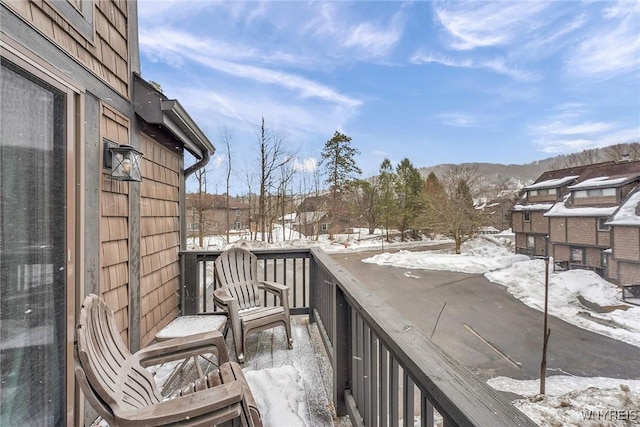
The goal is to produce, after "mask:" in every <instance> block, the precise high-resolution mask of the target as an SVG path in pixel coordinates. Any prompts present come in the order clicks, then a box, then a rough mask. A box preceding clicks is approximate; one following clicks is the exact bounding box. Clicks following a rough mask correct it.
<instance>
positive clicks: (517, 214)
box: [511, 211, 524, 246]
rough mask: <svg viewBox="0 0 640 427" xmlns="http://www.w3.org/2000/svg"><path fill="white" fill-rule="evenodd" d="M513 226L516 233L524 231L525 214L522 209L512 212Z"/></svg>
mask: <svg viewBox="0 0 640 427" xmlns="http://www.w3.org/2000/svg"><path fill="white" fill-rule="evenodd" d="M511 227H512V230H513V232H514V233H524V214H523V213H522V211H514V212H512V213H511ZM516 237H517V235H516ZM516 244H517V240H516ZM518 246H519V245H518Z"/></svg>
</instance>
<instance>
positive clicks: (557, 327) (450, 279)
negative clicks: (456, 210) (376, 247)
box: [332, 246, 640, 379]
mask: <svg viewBox="0 0 640 427" xmlns="http://www.w3.org/2000/svg"><path fill="white" fill-rule="evenodd" d="M441 248H442V247H433V246H431V247H426V248H421V249H415V248H414V249H412V250H434V249H441ZM375 253H379V251H377V252H360V253H340V254H334V255H332V256H333V258H334V259H335V260H336V261H338V262H339V263H340V264H342V265H343V266H344V267H345V268H346V269H347V270H349V272H351V273H352V274H353V275H354V276H355V277H356V278H358V279H359V280H360V281H361V282H362V283H363V284H364V285H365V286H366V287H367V288H368V289H370V290H372V291H375V292H376V293H377V294H378V295H379V296H380V297H381V298H382V299H383V300H384V301H386V302H387V303H388V304H389V305H391V306H392V307H394V308H395V309H396V310H398V311H399V312H400V313H402V314H403V315H404V316H405V317H406V318H407V319H408V320H409V321H411V322H412V323H414V324H415V325H416V326H417V327H419V328H420V329H421V330H422V331H423V332H424V333H425V334H426V335H427V336H430V335H431V334H432V333H433V338H432V339H433V340H434V341H435V342H436V343H437V344H438V345H439V346H440V347H442V348H443V349H444V350H445V351H446V352H447V353H449V354H450V355H452V356H454V357H456V358H457V359H458V360H459V361H460V362H461V363H463V364H464V365H466V366H468V367H469V368H471V369H472V370H474V371H475V372H476V373H477V374H478V375H479V376H480V377H482V378H485V379H487V378H491V377H495V376H507V377H511V378H516V379H536V378H539V377H540V361H541V357H542V337H543V314H542V313H541V312H539V311H537V310H534V309H531V308H529V307H527V306H526V305H524V304H523V303H521V302H520V301H518V300H517V299H515V298H513V297H512V296H511V295H510V294H509V293H508V292H507V291H506V289H505V288H504V287H503V286H501V285H498V284H495V283H491V282H489V281H488V280H487V279H486V278H485V277H484V276H483V275H481V274H466V273H455V272H439V271H426V270H408V269H404V268H397V267H388V266H379V265H376V264H367V263H363V262H361V260H362V259H364V258H367V257H370V256H372V255H374V254H375ZM445 303H446V306H445V308H444V311H443V312H442V315H441V317H440V320H439V321H438V323H437V327H435V326H436V319H437V317H438V313H440V310H441V309H442V307H443V305H444V304H445ZM434 327H435V331H434ZM548 327H549V328H550V329H551V335H550V338H549V349H548V353H547V376H550V375H559V374H570V375H577V376H590V377H595V376H603V377H612V378H621V379H640V349H638V347H635V346H632V345H629V344H625V343H623V342H620V341H617V340H613V339H610V338H607V337H605V336H602V335H599V334H595V333H592V332H588V331H586V330H584V329H581V328H578V327H576V326H573V325H570V324H568V323H566V322H564V321H562V320H559V319H557V318H555V317H551V316H549V323H548Z"/></svg>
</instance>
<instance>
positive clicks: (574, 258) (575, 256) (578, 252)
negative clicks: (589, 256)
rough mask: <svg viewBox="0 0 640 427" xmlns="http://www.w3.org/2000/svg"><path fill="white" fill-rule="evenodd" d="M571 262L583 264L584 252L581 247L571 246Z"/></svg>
mask: <svg viewBox="0 0 640 427" xmlns="http://www.w3.org/2000/svg"><path fill="white" fill-rule="evenodd" d="M571 262H572V263H573V264H584V252H583V250H582V248H571Z"/></svg>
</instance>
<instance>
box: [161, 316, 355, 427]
mask: <svg viewBox="0 0 640 427" xmlns="http://www.w3.org/2000/svg"><path fill="white" fill-rule="evenodd" d="M291 321H292V333H293V339H294V343H293V349H292V350H287V342H286V336H285V333H284V329H283V328H274V329H271V330H266V331H262V332H260V333H258V334H254V335H250V336H249V337H248V338H247V350H246V361H245V364H244V365H243V371H244V373H245V376H246V378H247V381H248V382H249V386H250V387H251V390H252V392H253V394H254V397H255V398H256V402H257V404H258V407H259V409H260V412H261V414H262V418H263V422H264V425H265V427H270V426H271V427H278V426H290V427H295V426H318V427H333V426H347V425H351V424H350V423H349V421H348V417H342V418H336V414H335V411H334V410H333V404H332V403H331V398H330V396H331V390H332V381H333V374H332V371H331V365H330V363H329V359H328V357H327V354H326V351H325V348H324V345H323V344H322V341H321V338H320V333H319V331H318V326H317V324H315V323H309V317H308V316H306V315H298V316H292V317H291ZM231 339H232V333H231V332H230V331H229V333H228V334H227V337H226V341H227V350H228V352H229V357H230V359H231V360H236V355H235V351H234V347H233V343H232V341H231ZM199 361H200V364H201V367H202V368H203V371H205V372H206V371H209V370H211V369H215V366H214V365H212V364H211V363H208V362H207V361H206V360H205V359H203V358H200V359H199ZM156 369H157V373H156V381H157V382H158V383H159V384H164V383H165V382H166V380H167V379H168V378H169V376H170V374H171V373H172V371H173V370H174V369H180V366H179V364H176V363H173V364H170V365H167V366H161V367H157V368H156ZM156 369H154V370H156ZM196 376H197V373H196V369H194V366H193V362H192V360H190V361H189V362H188V363H187V364H186V365H185V366H184V367H183V368H182V371H181V372H180V373H179V374H178V375H177V376H176V379H175V380H174V381H172V383H171V384H170V385H169V386H168V387H167V388H166V389H165V390H163V394H164V395H169V394H170V393H171V392H173V391H174V390H176V389H177V388H179V387H180V385H181V384H183V383H185V382H188V381H193V380H194V379H195V378H196Z"/></svg>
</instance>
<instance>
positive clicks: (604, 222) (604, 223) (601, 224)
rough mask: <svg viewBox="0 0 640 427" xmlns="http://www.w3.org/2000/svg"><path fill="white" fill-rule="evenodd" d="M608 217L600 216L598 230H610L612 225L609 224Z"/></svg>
mask: <svg viewBox="0 0 640 427" xmlns="http://www.w3.org/2000/svg"><path fill="white" fill-rule="evenodd" d="M607 220H608V218H607V217H602V218H598V231H609V229H610V227H609V226H608V225H607Z"/></svg>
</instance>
